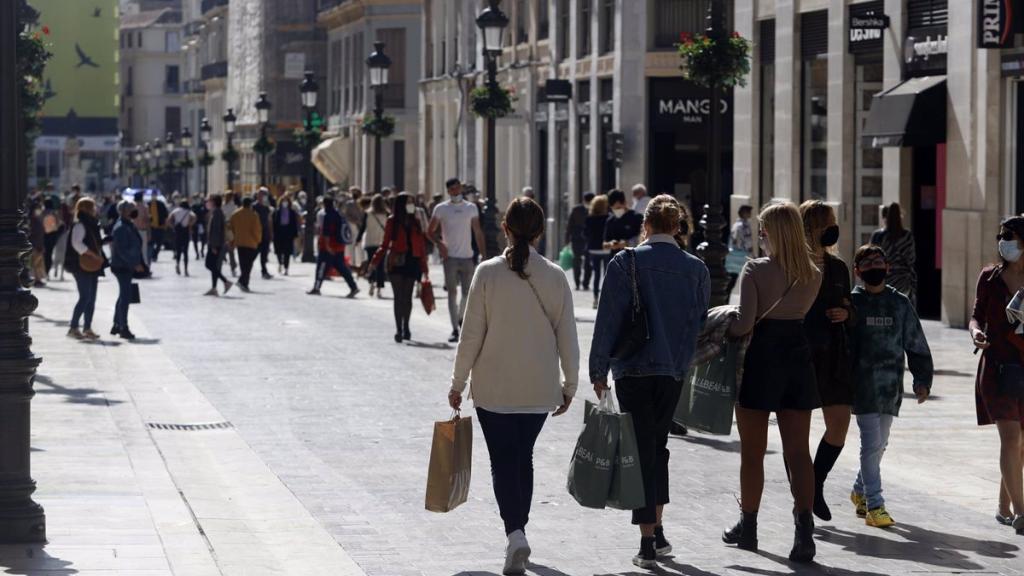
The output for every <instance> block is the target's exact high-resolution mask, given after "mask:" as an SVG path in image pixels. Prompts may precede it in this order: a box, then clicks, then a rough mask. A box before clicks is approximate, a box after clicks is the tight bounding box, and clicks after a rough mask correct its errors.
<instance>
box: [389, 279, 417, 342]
mask: <svg viewBox="0 0 1024 576" xmlns="http://www.w3.org/2000/svg"><path fill="white" fill-rule="evenodd" d="M415 288H416V279H415V278H411V277H409V276H406V275H404V274H392V275H391V290H392V291H394V293H395V329H396V330H397V331H398V333H399V334H401V333H402V332H403V331H406V330H408V329H409V317H410V316H412V293H413V289H415Z"/></svg>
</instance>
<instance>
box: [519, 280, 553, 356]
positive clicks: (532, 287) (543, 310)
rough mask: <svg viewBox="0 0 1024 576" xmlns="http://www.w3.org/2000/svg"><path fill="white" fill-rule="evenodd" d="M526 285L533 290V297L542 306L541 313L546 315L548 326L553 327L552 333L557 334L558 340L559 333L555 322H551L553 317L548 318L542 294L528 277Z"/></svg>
mask: <svg viewBox="0 0 1024 576" xmlns="http://www.w3.org/2000/svg"><path fill="white" fill-rule="evenodd" d="M526 283H527V284H529V285H530V290H533V295H534V296H535V297H536V298H537V304H540V311H541V312H543V313H544V317H545V318H547V319H548V324H549V325H550V326H551V332H552V333H554V334H555V339H556V340H557V339H558V331H557V330H556V329H555V324H554V322H552V321H551V316H548V309H547V308H545V307H544V301H543V300H541V298H540V292H538V291H537V287H536V286H534V285H533V280H530V277H529V276H527V277H526Z"/></svg>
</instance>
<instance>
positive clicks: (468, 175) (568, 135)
mask: <svg viewBox="0 0 1024 576" xmlns="http://www.w3.org/2000/svg"><path fill="white" fill-rule="evenodd" d="M485 4H486V3H484V2H458V1H451V0H448V1H446V0H431V1H429V2H426V3H425V5H424V42H425V44H424V50H423V53H424V57H425V60H426V61H425V64H424V81H423V82H422V84H421V90H422V97H421V111H420V121H421V125H422V129H421V138H422V140H423V142H424V145H423V146H422V153H421V160H420V182H421V184H420V188H421V189H422V190H424V191H426V192H428V193H430V194H440V193H442V192H443V188H444V185H443V184H444V181H445V179H446V178H447V177H452V176H455V177H459V178H462V179H463V180H464V181H468V182H471V183H473V184H475V185H476V187H477V188H481V187H482V186H481V184H482V182H483V179H484V178H483V177H484V173H485V172H484V171H485V169H486V166H484V165H483V161H482V160H481V159H482V158H484V157H485V156H484V150H485V148H484V146H485V142H484V132H483V129H484V123H483V121H482V120H479V119H477V118H474V117H473V116H472V114H471V112H470V110H469V107H468V99H469V92H470V90H472V89H473V88H474V87H475V86H477V85H479V84H480V83H482V82H483V73H482V71H483V69H484V61H483V56H482V45H481V39H480V34H479V33H478V31H477V29H476V24H475V19H476V17H477V15H478V14H479V12H480V10H481V9H482V8H483V6H484V5H485ZM501 6H502V9H503V11H505V12H506V14H507V15H508V16H509V17H510V19H511V22H510V25H509V27H508V29H507V40H506V46H507V48H506V49H505V51H504V54H503V55H502V57H501V61H500V65H499V71H500V74H499V79H500V82H501V84H502V85H503V86H505V87H506V88H511V89H512V90H513V91H514V93H515V95H516V97H517V99H516V103H515V112H514V113H513V114H511V115H510V116H508V117H506V118H503V119H500V120H499V121H498V130H497V138H496V139H497V142H496V143H495V146H496V155H497V158H498V162H497V182H498V184H497V190H496V198H497V201H498V207H499V209H500V208H501V207H502V206H504V205H505V204H507V203H508V202H509V201H510V200H511V199H512V198H513V197H514V196H516V195H518V194H520V192H521V190H522V189H523V188H524V187H527V186H529V187H531V188H533V190H534V192H535V193H536V196H537V198H538V200H539V201H540V202H541V203H542V205H543V206H544V207H545V210H546V211H547V213H548V221H549V224H548V233H547V237H548V238H556V239H558V241H557V242H556V241H552V242H548V243H546V250H547V254H548V255H549V256H552V257H553V256H554V255H555V253H556V252H557V251H558V250H559V249H560V247H561V244H562V240H561V239H562V237H563V236H564V223H565V221H566V219H567V217H568V212H569V210H570V209H571V207H572V206H573V205H575V204H577V203H579V202H580V200H581V198H582V196H583V194H584V193H586V192H595V193H603V192H607V191H609V190H611V189H613V188H617V187H630V186H632V185H633V184H636V183H644V184H647V185H648V187H649V188H650V191H651V193H652V194H657V193H669V194H673V195H675V196H676V197H677V198H679V199H680V200H683V201H685V202H686V203H688V204H689V205H690V207H691V209H693V210H694V211H696V210H697V209H699V208H700V207H702V206H703V204H704V202H705V186H704V182H705V177H706V168H705V166H706V164H707V156H706V153H705V151H706V149H707V147H706V141H707V137H708V133H707V129H706V125H707V117H708V112H709V109H708V105H709V100H708V97H707V93H706V91H704V90H701V89H699V88H698V87H696V86H694V85H693V84H691V83H689V82H688V81H686V80H684V79H683V78H682V77H681V75H680V72H679V59H678V56H677V54H676V50H675V44H676V43H677V42H678V40H679V37H680V34H681V33H683V32H691V33H693V32H697V31H699V30H700V29H702V28H703V26H704V16H705V14H706V11H707V6H708V2H707V1H706V0H639V1H636V2H632V1H623V0H516V1H513V2H503V3H502V5H501ZM556 93H557V94H556ZM731 106H732V101H731V98H726V99H725V102H724V103H723V107H724V110H725V113H724V114H723V116H722V117H723V126H722V131H723V132H722V133H723V134H731V133H732V110H731ZM723 140H724V142H725V143H726V145H725V154H726V159H725V160H724V161H723V165H724V166H725V168H724V169H723V183H724V185H725V186H726V188H727V190H726V197H728V192H729V190H731V186H732V179H731V177H730V176H731V171H730V170H729V167H731V161H732V157H731V153H732V150H731V146H730V145H729V142H731V138H723ZM616 142H621V153H618V154H617V153H616V149H615V148H616V146H615V144H616ZM617 156H618V157H617Z"/></svg>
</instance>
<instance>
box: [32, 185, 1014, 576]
mask: <svg viewBox="0 0 1024 576" xmlns="http://www.w3.org/2000/svg"><path fill="white" fill-rule="evenodd" d="M446 191H447V195H448V197H447V199H444V200H443V201H442V199H441V198H434V199H432V201H430V202H428V201H427V199H426V198H424V197H423V196H422V195H413V194H410V193H407V192H400V193H396V192H394V191H391V190H387V189H385V190H382V192H381V193H380V194H375V195H373V196H364V195H363V194H362V192H361V190H359V189H358V188H351V189H349V190H348V191H347V192H344V193H342V192H341V191H338V190H333V191H331V193H329V194H326V195H324V196H322V197H320V198H316V199H314V198H312V197H309V196H307V195H306V193H305V192H302V191H297V192H296V193H294V194H293V193H291V192H289V193H285V194H283V195H281V196H279V197H274V196H273V195H272V194H270V192H269V190H267V189H266V188H261V189H259V191H258V192H257V193H256V194H255V195H254V196H249V195H239V194H236V193H234V192H231V191H228V192H226V193H224V194H210V195H209V196H208V197H206V198H186V197H182V196H179V195H177V194H175V195H172V197H171V198H170V199H169V200H168V199H165V198H163V197H162V196H159V195H149V196H148V197H147V195H146V194H143V193H137V194H135V195H134V196H132V197H128V196H125V195H122V194H118V195H116V196H107V197H103V198H101V199H98V200H97V199H94V198H92V197H90V196H87V195H83V194H82V193H81V191H80V190H79V189H78V188H77V187H73V188H72V189H71V190H70V191H69V192H68V193H67V194H66V195H64V196H63V197H59V196H56V195H53V194H52V193H38V194H34V195H33V196H32V197H31V198H30V200H29V205H28V210H29V216H30V218H29V236H30V239H31V242H32V247H33V252H32V267H31V270H32V276H33V281H34V282H35V284H36V285H37V286H43V285H45V283H46V282H47V281H48V280H50V279H51V278H59V277H61V276H62V275H63V274H64V272H67V273H70V274H71V275H72V276H73V277H74V280H75V283H76V286H77V288H78V295H79V298H78V301H77V303H76V305H75V307H74V310H73V313H72V318H71V323H70V329H69V332H68V334H69V336H71V337H73V338H76V339H85V340H96V339H98V338H100V336H99V335H98V334H97V333H96V332H95V331H94V330H93V325H92V322H93V314H94V310H95V306H96V295H97V282H98V278H99V277H100V276H103V275H104V274H105V271H106V270H107V269H109V270H110V272H111V273H112V274H113V276H114V277H115V278H116V281H117V285H118V288H119V296H118V300H117V303H116V306H115V312H114V318H113V326H112V330H111V334H113V335H119V336H120V337H122V338H125V339H132V338H134V335H133V334H132V332H131V330H130V329H129V325H128V318H129V317H128V309H129V305H130V304H131V303H135V302H138V301H139V300H140V295H139V293H138V285H137V284H135V282H134V280H135V279H137V278H142V277H146V276H148V275H150V266H151V263H152V262H153V261H156V260H157V259H158V258H159V255H160V252H161V250H162V249H163V248H165V247H169V248H170V249H172V250H173V254H174V259H175V270H176V273H178V274H184V275H185V276H188V275H189V274H190V270H189V262H190V253H191V254H192V255H193V256H194V258H193V260H195V261H199V260H200V259H202V261H203V262H204V264H205V267H206V269H207V270H208V271H209V273H210V278H211V288H210V290H209V291H208V292H206V294H207V295H208V296H211V297H215V296H218V295H222V294H227V293H228V292H229V291H230V290H231V289H232V288H233V287H234V286H235V285H236V284H237V285H238V287H239V289H240V290H241V291H243V292H248V291H250V289H251V282H252V281H253V278H252V274H253V272H254V267H255V265H256V262H257V261H259V264H260V275H261V277H262V278H263V279H271V278H272V277H273V276H272V275H271V273H270V254H271V251H273V254H274V257H275V259H276V261H277V273H278V274H282V275H288V273H289V269H290V264H291V262H292V261H293V259H294V258H296V257H298V256H300V255H304V256H306V259H313V260H315V262H316V272H315V278H314V283H313V286H312V287H311V289H310V290H309V292H308V294H310V295H314V296H315V295H319V294H320V293H321V289H322V286H323V283H324V281H325V280H326V279H328V278H330V277H331V276H332V275H337V276H340V278H341V279H342V280H343V281H344V282H345V283H346V285H347V286H348V290H349V292H348V297H349V298H354V297H356V296H357V294H359V293H360V292H361V289H360V287H359V283H358V282H359V279H360V278H362V279H364V280H365V281H366V282H367V283H368V286H369V295H370V296H371V297H381V296H382V293H383V290H384V289H385V286H386V285H387V284H390V286H391V291H392V292H393V296H394V298H393V300H394V303H393V306H394V321H395V336H394V339H395V342H398V343H401V342H403V341H407V340H409V339H411V329H410V319H411V314H412V310H413V300H414V299H415V298H416V297H421V298H422V299H424V302H425V303H426V296H427V294H429V291H430V290H431V288H430V283H429V264H430V263H431V261H434V262H439V263H441V264H442V265H443V274H444V289H445V290H446V291H447V294H448V298H447V300H448V313H449V320H450V323H451V336H450V342H452V343H457V346H458V348H457V352H456V356H455V361H454V367H453V370H452V378H451V386H450V389H449V391H448V402H449V404H450V406H451V407H452V408H453V409H454V410H456V411H460V410H461V408H462V401H463V396H464V394H466V392H467V391H468V392H469V397H470V398H471V399H472V401H473V404H474V408H475V410H476V414H477V418H478V419H479V422H480V426H481V429H482V431H483V434H484V439H485V444H486V446H487V450H488V453H489V455H490V460H491V472H492V479H493V488H494V493H495V497H496V499H497V503H498V508H499V512H500V516H501V519H502V521H503V523H504V530H505V534H506V536H507V541H506V562H505V567H504V571H503V574H523V573H524V571H525V566H526V563H527V561H528V560H529V556H530V554H531V547H530V544H529V542H528V540H527V537H526V528H527V524H528V521H529V515H530V511H531V501H532V494H533V452H534V447H535V444H536V442H537V441H538V439H539V437H540V435H541V432H542V430H543V427H544V424H545V421H546V419H547V416H548V415H549V414H550V415H552V416H559V415H561V414H564V413H565V412H566V411H567V410H568V409H569V407H570V405H571V404H572V402H573V399H574V398H575V396H576V392H577V386H578V383H579V371H580V348H579V342H578V337H577V330H576V318H575V314H574V306H573V288H575V290H577V291H580V290H584V291H586V290H593V294H594V307H595V308H596V310H597V316H596V324H595V327H594V337H593V341H592V342H591V347H590V356H589V360H588V368H587V370H588V373H589V381H590V383H591V385H592V387H593V389H594V392H595V395H596V397H597V398H598V399H599V400H600V401H601V404H602V405H604V406H607V405H610V404H612V402H611V398H614V399H615V400H617V401H618V405H619V407H620V409H621V413H622V414H628V415H629V416H630V417H631V427H632V429H633V433H634V436H635V450H636V453H635V456H636V461H637V462H638V464H639V469H640V474H641V481H640V482H639V485H640V486H641V489H642V497H641V498H640V500H639V501H638V502H637V505H636V506H633V507H631V514H632V517H631V521H632V523H633V524H634V525H636V526H638V529H639V531H640V545H639V549H638V552H637V554H636V555H635V557H634V558H633V562H634V564H636V565H637V566H639V567H642V568H655V567H657V565H658V562H659V559H662V558H664V557H665V556H667V555H668V554H670V553H671V551H672V546H671V544H670V543H669V540H668V539H667V531H666V527H665V526H664V525H663V517H664V516H663V510H664V506H665V505H667V504H669V494H670V477H669V466H668V463H669V457H670V452H669V449H668V442H667V441H668V436H669V433H670V431H671V430H672V429H673V425H674V414H675V412H676V408H677V406H678V405H679V402H680V398H681V395H682V394H683V390H684V385H685V382H686V379H687V378H688V375H689V374H690V373H691V370H692V369H693V368H694V366H693V364H695V363H697V362H696V361H695V358H697V357H701V358H703V356H702V355H701V353H700V352H701V350H700V349H701V347H702V346H703V344H702V343H703V342H705V341H706V340H707V335H708V334H710V333H719V332H720V333H722V334H724V335H726V337H727V339H728V342H729V345H728V346H721V343H720V342H719V343H717V344H718V345H719V348H722V349H723V350H725V349H732V350H734V351H735V350H738V353H737V355H736V356H735V360H734V370H735V381H736V391H735V396H734V398H733V400H732V401H731V402H730V405H729V409H730V410H734V416H735V422H736V426H737V429H738V433H739V438H740V460H741V464H740V468H739V470H738V483H739V486H740V494H741V497H740V499H739V505H740V511H739V518H738V520H737V521H736V522H735V524H734V525H731V526H729V527H728V528H727V529H726V530H724V532H723V534H722V540H723V542H725V543H726V544H730V545H735V546H737V547H738V548H740V549H743V550H750V551H755V550H758V546H759V544H758V515H759V511H760V508H761V501H762V497H763V492H764V488H765V482H764V478H765V475H764V457H765V454H766V450H767V432H768V428H769V419H770V418H771V415H772V414H774V415H775V418H776V421H777V423H778V427H779V432H780V435H781V438H782V444H783V452H784V461H785V469H786V473H787V476H788V478H789V484H790V493H791V496H792V498H793V522H794V543H793V547H792V550H791V551H790V553H789V558H790V559H791V560H793V561H795V562H810V561H812V560H813V559H814V557H815V555H816V546H815V541H814V538H813V534H814V518H815V517H817V518H819V519H821V520H826V521H827V520H831V519H832V512H831V510H830V508H829V506H828V503H827V501H826V498H825V492H824V487H825V484H826V482H827V481H828V478H829V475H830V473H831V472H832V469H833V467H834V465H835V463H836V461H837V459H838V457H839V455H840V454H841V452H842V450H843V449H844V447H845V443H846V438H847V432H848V429H849V426H850V424H851V421H855V423H856V425H857V428H858V430H859V433H860V434H859V436H860V446H859V464H860V465H859V471H858V473H857V474H856V476H855V477H854V478H850V479H849V480H848V481H849V486H850V499H851V501H852V503H853V504H854V507H855V508H854V509H855V512H856V515H857V516H858V517H860V518H863V519H864V522H865V524H866V525H868V526H871V527H878V528H885V527H888V526H891V525H893V524H895V520H894V518H893V515H892V514H891V513H890V511H889V509H888V507H887V503H886V500H885V499H884V497H883V487H882V476H881V467H882V466H881V464H882V457H883V455H884V453H885V450H886V447H887V446H888V444H889V441H890V438H891V433H892V431H893V425H894V423H895V420H896V418H897V417H898V416H899V414H900V411H901V404H902V400H903V392H904V370H905V368H904V367H905V366H909V371H910V375H911V380H912V384H911V388H912V391H913V395H914V398H916V400H917V403H919V404H920V403H924V402H925V401H927V400H928V398H929V396H930V394H931V388H932V380H933V374H934V367H933V363H932V357H931V352H930V350H929V346H928V342H927V340H926V338H925V335H924V332H923V330H922V327H921V323H920V321H919V319H918V316H917V313H916V309H915V299H916V292H917V287H916V284H917V282H916V276H915V274H914V267H915V262H914V254H915V250H916V249H915V247H914V241H913V234H912V232H911V231H910V230H908V229H907V228H905V227H904V225H903V220H902V213H901V210H900V207H899V205H897V204H892V205H890V206H888V207H886V210H885V214H884V219H885V227H884V228H883V229H882V230H879V231H878V232H876V233H875V234H874V235H872V238H871V242H870V243H868V244H865V245H863V246H861V247H860V248H858V249H857V250H856V251H855V255H854V258H853V266H852V275H851V269H850V267H848V265H847V263H846V262H844V261H843V260H842V259H841V258H840V257H839V256H838V255H837V250H836V246H837V244H838V242H839V239H840V229H839V226H838V221H837V218H836V214H835V212H834V210H833V209H832V207H830V206H829V205H828V204H825V203H823V202H820V201H808V202H805V203H803V204H802V205H800V206H796V205H794V204H792V203H789V202H785V201H777V202H773V203H771V204H769V205H767V206H766V207H764V208H763V209H762V211H761V212H760V214H759V215H757V217H756V219H755V218H754V217H753V209H752V208H751V207H749V206H743V207H741V208H740V209H739V211H738V213H737V215H738V218H737V220H736V222H735V223H734V224H733V225H732V226H731V228H730V229H729V230H727V231H726V235H724V237H723V240H727V241H728V247H729V256H728V258H727V261H726V266H727V270H728V271H729V272H730V275H731V276H732V279H731V282H732V284H733V285H738V287H739V303H738V305H731V306H719V307H714V308H711V307H710V295H711V278H710V276H709V272H708V269H707V267H706V266H705V264H704V262H702V261H701V260H700V259H699V258H697V257H696V256H694V255H693V254H692V250H693V247H692V246H691V243H692V241H693V239H694V238H693V237H694V234H695V233H699V232H698V231H696V230H695V228H694V224H693V219H692V217H691V216H690V214H689V212H688V210H687V209H686V206H685V204H684V203H680V202H679V201H677V200H676V199H675V198H674V197H672V196H669V195H659V196H656V197H654V198H649V197H648V196H647V190H646V188H644V187H643V186H642V185H638V186H636V187H634V188H633V189H632V191H631V196H632V199H631V201H630V198H627V195H626V193H625V192H624V191H622V190H618V189H615V190H611V191H609V192H608V193H607V194H601V195H593V194H586V195H584V196H583V203H582V204H580V205H578V206H575V207H574V208H573V209H572V210H571V211H570V213H569V214H568V220H567V226H566V236H565V238H564V240H565V244H566V249H565V254H566V255H567V257H568V259H567V262H568V265H567V268H571V273H569V274H567V273H566V272H565V271H563V269H562V267H560V266H558V265H557V264H555V263H552V262H550V261H548V260H547V259H545V258H544V257H542V256H541V255H540V252H539V251H538V248H539V247H540V245H541V243H542V242H543V238H544V235H545V231H546V228H547V225H548V220H547V218H546V216H545V213H544V210H543V208H542V207H541V205H540V204H538V202H537V201H536V200H535V199H534V197H533V196H534V195H533V192H532V190H529V191H526V193H524V195H523V196H522V197H520V198H517V199H515V200H513V201H512V202H511V204H510V205H509V206H508V207H507V208H506V210H505V211H504V213H503V215H502V216H501V218H500V219H501V230H502V232H503V235H504V247H503V248H500V249H499V248H498V247H496V246H488V245H487V242H486V240H485V236H484V232H483V227H482V225H481V217H482V207H481V206H480V205H479V204H478V202H477V201H476V199H475V198H471V197H467V187H466V186H465V185H464V184H463V183H461V182H460V181H459V180H458V179H454V178H453V179H450V180H448V181H447V182H446ZM310 227H312V228H310ZM310 244H313V245H314V246H315V248H314V247H312V246H310ZM105 245H108V246H109V250H108V251H109V254H110V255H109V257H108V256H107V253H106V252H107V251H105V250H104V246H105ZM997 247H998V254H999V259H998V261H997V262H995V263H994V264H992V265H991V266H988V267H986V268H985V269H984V270H982V271H981V275H980V277H979V280H978V289H977V299H976V303H975V308H974V314H973V316H972V320H971V324H970V334H971V337H972V343H973V346H974V347H975V352H976V353H977V352H981V355H980V363H979V368H978V376H977V386H976V398H977V419H978V424H979V425H988V424H994V425H995V426H996V428H997V430H998V434H999V438H1000V445H1001V451H1000V458H999V470H1000V478H1001V483H1000V491H999V510H998V513H997V516H996V519H997V521H998V522H999V523H1000V524H1004V525H1007V526H1011V527H1012V528H1013V529H1014V530H1015V531H1016V532H1017V533H1018V534H1024V487H1022V484H1024V480H1022V463H1024V335H1022V334H1024V329H1022V326H1024V324H1022V321H1024V217H1014V218H1009V219H1007V220H1005V221H1004V222H1003V223H1002V224H1001V225H1000V228H999V231H998V234H997ZM310 249H312V250H313V251H312V252H309V250H310ZM489 250H491V251H493V250H497V251H496V252H494V253H491V252H489ZM758 251H759V253H760V254H762V257H759V258H756V257H755V253H757V252H758ZM311 256H312V257H313V258H310V257H311ZM225 264H227V265H228V266H229V268H230V273H231V276H232V277H233V278H235V280H229V279H228V278H227V277H226V276H225V274H224V273H223V271H222V269H223V267H224V265H225ZM855 281H856V282H855ZM570 282H571V284H570ZM855 284H856V285H855ZM716 331H717V332H716ZM723 353H724V352H723ZM701 361H703V360H701ZM609 374H610V377H609ZM733 403H734V406H733ZM593 409H596V408H593ZM818 409H820V410H821V411H822V415H823V419H824V422H825V432H824V434H823V436H822V437H821V438H820V439H817V445H816V449H815V451H814V452H813V454H812V451H811V438H810V427H811V416H812V413H813V412H814V411H815V410H818ZM591 410H592V407H591V406H588V407H587V414H588V418H589V417H590V415H591V414H592V413H591Z"/></svg>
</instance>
